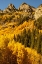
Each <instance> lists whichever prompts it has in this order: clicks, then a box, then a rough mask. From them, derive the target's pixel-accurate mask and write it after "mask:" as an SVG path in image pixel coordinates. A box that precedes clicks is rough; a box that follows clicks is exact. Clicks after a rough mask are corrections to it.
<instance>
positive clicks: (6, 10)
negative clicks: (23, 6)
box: [3, 4, 16, 12]
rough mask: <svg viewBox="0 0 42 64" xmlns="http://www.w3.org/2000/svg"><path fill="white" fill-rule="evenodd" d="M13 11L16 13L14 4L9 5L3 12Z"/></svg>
mask: <svg viewBox="0 0 42 64" xmlns="http://www.w3.org/2000/svg"><path fill="white" fill-rule="evenodd" d="M12 11H16V8H15V6H14V5H13V4H9V5H8V7H7V8H6V9H4V10H3V12H12Z"/></svg>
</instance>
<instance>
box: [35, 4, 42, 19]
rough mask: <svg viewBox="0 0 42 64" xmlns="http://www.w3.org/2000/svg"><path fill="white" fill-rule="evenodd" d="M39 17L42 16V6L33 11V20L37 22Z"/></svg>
mask: <svg viewBox="0 0 42 64" xmlns="http://www.w3.org/2000/svg"><path fill="white" fill-rule="evenodd" d="M40 16H42V4H41V5H40V6H39V7H38V8H37V9H36V10H35V15H34V17H35V19H36V20H37V19H38V18H39V17H40Z"/></svg>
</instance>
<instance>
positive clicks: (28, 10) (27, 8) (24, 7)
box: [18, 3, 35, 12]
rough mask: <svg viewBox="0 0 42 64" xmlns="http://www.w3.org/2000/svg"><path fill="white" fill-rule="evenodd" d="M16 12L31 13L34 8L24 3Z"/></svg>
mask: <svg viewBox="0 0 42 64" xmlns="http://www.w3.org/2000/svg"><path fill="white" fill-rule="evenodd" d="M18 10H22V11H24V12H33V11H35V8H34V7H33V6H30V5H28V4H26V3H23V4H21V5H20V7H19V8H18Z"/></svg>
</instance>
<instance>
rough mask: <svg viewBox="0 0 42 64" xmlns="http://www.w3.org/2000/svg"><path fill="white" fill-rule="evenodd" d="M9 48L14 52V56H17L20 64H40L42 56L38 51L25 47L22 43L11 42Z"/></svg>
mask: <svg viewBox="0 0 42 64" xmlns="http://www.w3.org/2000/svg"><path fill="white" fill-rule="evenodd" d="M8 48H9V49H10V50H12V51H13V53H12V54H14V55H16V56H17V63H18V64H39V61H40V58H41V56H40V55H39V54H38V53H37V51H35V50H33V49H31V48H28V47H26V48H25V47H24V45H22V44H21V43H18V42H17V43H16V42H15V41H11V42H10V43H9V44H8Z"/></svg>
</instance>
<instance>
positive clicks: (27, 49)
mask: <svg viewBox="0 0 42 64" xmlns="http://www.w3.org/2000/svg"><path fill="white" fill-rule="evenodd" d="M24 6H25V8H24ZM26 7H27V8H26ZM37 9H38V8H37ZM37 9H36V8H34V7H32V6H30V5H27V4H26V3H23V4H22V5H21V6H20V7H19V8H18V9H16V8H15V7H14V5H12V4H10V5H9V6H8V7H7V8H6V9H5V10H3V12H2V11H1V12H0V64H42V15H40V17H38V18H36V17H35V13H36V12H35V10H37Z"/></svg>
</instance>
